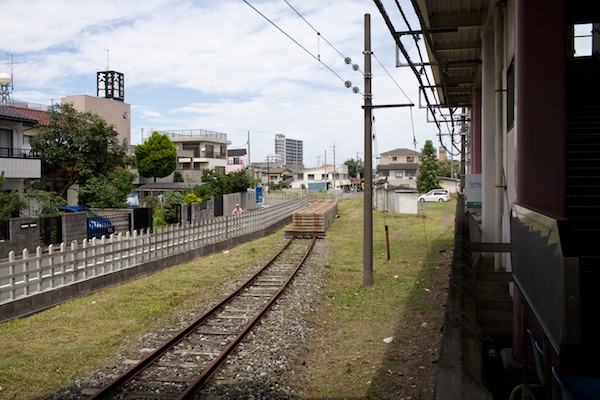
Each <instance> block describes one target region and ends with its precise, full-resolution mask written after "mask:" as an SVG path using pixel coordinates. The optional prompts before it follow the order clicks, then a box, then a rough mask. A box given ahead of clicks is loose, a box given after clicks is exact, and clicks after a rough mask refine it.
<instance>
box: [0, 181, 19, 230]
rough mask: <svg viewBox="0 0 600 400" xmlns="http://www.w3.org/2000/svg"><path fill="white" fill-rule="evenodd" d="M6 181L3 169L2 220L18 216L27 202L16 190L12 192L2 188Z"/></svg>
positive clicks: (1, 185)
mask: <svg viewBox="0 0 600 400" xmlns="http://www.w3.org/2000/svg"><path fill="white" fill-rule="evenodd" d="M5 183H6V178H4V171H2V172H1V173H0V221H5V220H7V219H9V218H15V217H18V216H19V212H20V211H21V209H22V208H24V207H25V203H24V202H23V201H22V200H21V197H20V196H19V193H17V192H16V191H15V190H12V191H10V192H7V191H4V190H1V189H2V188H3V187H4V184H5Z"/></svg>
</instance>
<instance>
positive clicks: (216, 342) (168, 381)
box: [92, 236, 317, 399]
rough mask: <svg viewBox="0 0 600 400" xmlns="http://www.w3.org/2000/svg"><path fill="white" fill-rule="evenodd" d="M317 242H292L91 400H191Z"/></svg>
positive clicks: (293, 274)
mask: <svg viewBox="0 0 600 400" xmlns="http://www.w3.org/2000/svg"><path fill="white" fill-rule="evenodd" d="M316 240H317V237H316V236H315V237H313V238H312V239H310V240H307V239H291V240H289V241H288V242H287V244H286V245H285V246H284V247H283V248H282V249H281V250H280V251H279V253H278V254H276V255H275V256H274V257H273V258H272V259H271V260H270V261H269V262H268V263H267V264H266V265H265V266H264V267H263V268H262V269H261V270H259V271H258V272H257V273H256V274H255V275H253V276H252V277H251V278H250V279H248V280H247V281H246V282H245V283H244V284H243V285H242V286H240V287H239V288H238V289H237V290H236V291H234V292H233V293H232V294H231V295H229V296H228V297H227V298H225V299H224V300H223V301H221V302H220V303H219V304H217V305H216V306H214V307H213V308H212V309H211V310H209V311H208V312H206V313H205V314H204V315H202V316H201V317H199V318H197V319H196V320H195V321H194V322H192V323H191V324H190V325H189V326H188V327H186V328H184V329H182V330H181V331H179V332H178V333H177V334H175V335H174V336H173V337H171V338H170V339H169V340H167V341H165V342H164V343H163V344H162V345H160V346H158V347H157V348H156V349H155V350H153V351H152V352H150V353H149V354H148V355H147V356H145V357H144V358H143V359H141V360H140V361H139V362H138V363H137V364H135V365H134V366H133V367H131V368H129V369H128V370H127V371H125V372H124V373H123V374H121V375H120V376H118V377H117V378H115V379H114V380H113V381H112V382H110V383H109V384H107V385H106V386H104V387H103V388H101V389H99V390H98V391H97V392H96V393H95V394H94V395H93V397H92V399H189V398H192V396H193V395H194V393H196V392H197V391H198V390H199V389H200V388H202V387H203V386H204V384H205V383H206V382H207V380H208V379H209V378H210V376H211V375H212V374H213V373H214V372H215V371H216V370H217V369H218V368H219V366H220V365H221V364H222V363H223V361H224V360H225V359H226V358H227V356H228V355H229V354H230V353H231V352H232V351H233V350H234V349H235V348H236V346H237V345H238V344H239V343H240V342H241V341H242V340H243V339H244V337H245V336H246V335H247V334H248V333H249V332H250V331H251V329H252V328H253V327H254V326H255V325H256V324H257V323H258V322H259V321H260V319H261V318H262V317H263V316H264V315H265V314H266V313H267V311H268V310H269V308H270V307H271V305H272V304H274V303H275V301H276V300H277V298H278V297H279V296H280V295H281V294H282V293H283V291H284V290H285V288H286V286H287V285H288V284H289V283H290V282H291V281H292V280H293V278H294V276H295V275H296V273H297V272H298V271H299V269H300V268H301V266H302V265H303V263H304V261H305V260H306V259H307V257H308V255H309V254H310V252H311V250H312V249H313V247H314V244H315V241H316Z"/></svg>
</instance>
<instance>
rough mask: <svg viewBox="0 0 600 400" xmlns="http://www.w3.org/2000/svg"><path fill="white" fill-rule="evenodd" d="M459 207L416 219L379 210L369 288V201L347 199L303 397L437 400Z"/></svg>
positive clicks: (332, 236) (431, 210) (433, 207)
mask: <svg viewBox="0 0 600 400" xmlns="http://www.w3.org/2000/svg"><path fill="white" fill-rule="evenodd" d="M455 207H456V202H455V201H451V202H448V203H442V204H439V203H435V204H431V203H427V204H426V205H425V207H424V208H423V209H421V210H420V212H419V215H416V216H411V215H400V214H389V213H388V214H386V213H382V212H374V214H373V270H374V278H373V281H374V282H373V285H372V286H370V287H364V286H363V285H362V280H363V257H362V250H363V249H362V243H363V242H362V237H363V232H362V221H363V217H362V213H363V209H362V202H359V201H344V202H340V203H339V214H340V218H339V219H337V220H336V221H335V223H334V224H332V225H331V226H330V228H329V229H328V231H327V240H328V241H329V242H330V244H331V248H332V257H331V259H329V260H328V267H329V268H330V274H329V275H330V279H329V286H328V287H329V293H328V301H324V303H323V306H322V308H321V311H320V312H319V314H318V315H317V316H316V317H315V321H314V323H315V324H316V325H318V326H319V332H318V333H317V335H316V336H317V338H316V339H315V340H313V342H312V343H311V344H310V345H309V346H307V349H306V354H304V355H303V357H305V360H302V361H301V363H304V364H306V365H307V366H308V367H307V368H306V371H305V375H304V379H302V382H301V383H302V385H305V387H306V389H304V393H303V397H305V398H311V399H325V398H332V399H333V398H335V399H401V398H404V399H408V398H412V399H430V398H433V396H432V393H433V392H432V391H433V387H434V379H435V371H436V365H437V357H438V350H439V340H440V336H441V331H440V328H441V326H442V324H443V306H442V305H443V304H444V303H445V301H446V293H447V292H446V289H447V287H448V273H449V265H450V260H451V256H452V253H451V247H452V241H453V237H454V212H455ZM386 225H387V226H388V237H389V247H390V259H389V260H388V257H387V256H388V253H387V250H386V247H387V246H386V235H385V226H386ZM390 338H392V341H391V342H390V343H386V342H385V341H384V339H387V340H388V341H389V340H390Z"/></svg>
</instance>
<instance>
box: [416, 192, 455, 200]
mask: <svg viewBox="0 0 600 400" xmlns="http://www.w3.org/2000/svg"><path fill="white" fill-rule="evenodd" d="M450 198H451V197H450V191H449V190H448V189H433V190H430V191H429V192H427V193H425V194H422V195H421V196H419V197H418V199H419V201H421V202H422V201H450Z"/></svg>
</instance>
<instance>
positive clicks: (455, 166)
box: [438, 160, 460, 179]
mask: <svg viewBox="0 0 600 400" xmlns="http://www.w3.org/2000/svg"><path fill="white" fill-rule="evenodd" d="M451 168H452V171H451ZM438 176H443V177H448V178H450V177H454V178H456V179H459V178H460V163H459V162H458V161H454V160H439V161H438Z"/></svg>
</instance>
